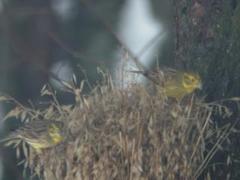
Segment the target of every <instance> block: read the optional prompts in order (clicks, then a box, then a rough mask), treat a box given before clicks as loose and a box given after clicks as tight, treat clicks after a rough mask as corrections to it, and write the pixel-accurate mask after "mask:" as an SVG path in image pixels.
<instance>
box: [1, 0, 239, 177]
mask: <svg viewBox="0 0 240 180" xmlns="http://www.w3.org/2000/svg"><path fill="white" fill-rule="evenodd" d="M239 4H240V0H229V1H226V0H191V1H190V0H114V1H113V0H104V1H99V0H86V1H85V0H41V1H39V0H21V1H19V0H0V91H1V92H2V93H4V94H8V95H11V96H12V97H14V98H16V99H17V100H18V101H19V102H21V103H23V104H28V103H29V101H31V102H33V103H34V104H36V103H37V102H39V101H40V90H41V88H42V86H43V85H44V84H46V83H50V84H51V85H53V86H54V87H55V88H56V89H58V90H61V88H62V87H61V85H60V84H58V83H57V81H56V77H57V78H60V79H63V80H65V81H71V79H72V75H73V74H75V75H76V77H77V79H79V81H81V80H88V81H89V86H88V88H86V89H85V90H84V92H85V93H87V92H88V91H89V89H90V88H91V86H94V84H95V83H96V82H97V80H98V75H97V67H101V68H102V69H106V70H107V71H109V72H110V74H111V75H112V77H113V79H114V82H115V83H116V85H119V86H121V87H124V86H125V85H126V84H127V83H128V82H131V81H133V79H134V78H132V77H131V75H129V74H128V75H126V74H122V73H121V72H122V69H124V70H125V69H126V70H130V69H137V67H136V65H135V64H134V62H133V61H131V56H129V51H131V52H132V53H133V54H134V55H135V56H137V57H138V58H139V61H140V62H141V63H142V64H143V65H144V66H145V67H146V68H151V67H152V66H155V65H156V64H159V66H169V67H172V68H178V69H188V70H192V71H197V72H199V73H200V75H201V76H202V78H203V80H204V89H203V91H202V92H201V93H200V94H201V95H203V96H204V97H205V99H206V101H214V100H218V99H221V98H227V97H232V96H239V94H240V91H239V89H240V83H239V82H240V74H239V72H240V51H239V48H240V5H239ZM125 76H126V77H125ZM123 78H124V79H125V81H124V82H123V81H122V79H123ZM143 80H144V79H141V78H140V79H139V80H138V81H139V82H142V81H143ZM59 98H60V99H61V102H62V103H71V102H72V101H73V98H72V97H71V96H70V95H69V94H67V93H62V92H59ZM230 106H231V105H230ZM9 108H10V106H6V105H1V106H0V117H1V119H2V117H3V116H4V114H5V113H6V112H7V111H8V109H9ZM216 121H220V120H216ZM233 121H234V120H233ZM221 124H224V123H222V122H221ZM18 125H19V124H18V121H14V120H13V121H11V122H9V123H3V121H0V134H1V136H2V137H3V136H5V135H6V134H7V133H9V132H10V131H12V130H13V129H15V128H16V127H17V126H18ZM238 136H239V135H237V134H236V135H234V136H233V137H231V138H232V141H231V142H232V143H231V144H230V145H228V147H229V148H226V149H224V150H223V151H222V152H219V153H218V154H217V155H216V158H215V159H214V161H219V162H223V163H222V165H220V166H218V167H217V169H218V168H219V173H217V174H215V176H216V177H217V178H221V179H226V178H225V174H228V173H230V172H231V174H232V176H231V177H234V178H236V179H237V178H238V177H240V175H239V172H240V171H238V170H239V168H240V167H239V163H234V162H232V163H231V164H228V165H227V166H225V165H223V164H224V162H225V161H226V160H227V157H228V156H226V154H231V155H232V158H233V159H238V157H240V156H238V155H239V152H240V151H239V150H240V149H239V147H238V146H237V144H238V143H239V140H238V139H239V138H238ZM0 148H1V151H0V179H2V180H15V179H18V180H20V179H26V177H23V176H22V171H21V169H22V167H21V166H17V161H16V158H15V153H14V152H13V150H11V149H10V148H3V147H2V146H0ZM220 170H223V171H222V172H221V173H220Z"/></svg>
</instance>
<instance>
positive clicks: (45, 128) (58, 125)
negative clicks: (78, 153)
mask: <svg viewBox="0 0 240 180" xmlns="http://www.w3.org/2000/svg"><path fill="white" fill-rule="evenodd" d="M63 126H64V124H63V123H62V122H59V121H52V120H33V121H31V122H28V123H26V124H24V125H23V126H22V127H20V128H19V129H17V130H16V131H14V132H12V133H11V134H10V135H9V136H8V137H7V138H5V139H3V141H11V140H17V139H21V140H23V141H24V142H26V143H28V144H29V145H30V146H31V147H32V148H33V149H35V150H36V151H37V153H41V151H42V149H45V148H50V147H53V146H56V145H57V144H59V143H60V142H62V141H63V139H64V135H63Z"/></svg>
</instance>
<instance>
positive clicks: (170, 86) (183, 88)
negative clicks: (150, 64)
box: [130, 68, 202, 101]
mask: <svg viewBox="0 0 240 180" xmlns="http://www.w3.org/2000/svg"><path fill="white" fill-rule="evenodd" d="M130 72H133V73H141V74H143V75H144V76H145V77H146V78H148V79H149V80H151V81H152V82H154V83H155V84H157V85H160V86H161V87H162V88H163V92H164V93H165V94H166V96H167V97H172V98H175V99H177V100H178V101H180V100H181V99H182V98H183V97H184V96H185V95H187V94H190V93H192V92H193V91H194V90H196V89H201V88H202V81H201V78H200V76H199V75H198V74H197V73H193V72H183V71H176V70H174V69H170V68H165V69H157V70H155V71H154V70H151V71H130Z"/></svg>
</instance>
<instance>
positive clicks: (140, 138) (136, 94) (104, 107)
mask: <svg viewBox="0 0 240 180" xmlns="http://www.w3.org/2000/svg"><path fill="white" fill-rule="evenodd" d="M66 86H68V88H69V89H72V92H73V93H74V94H75V97H76V104H73V105H68V106H66V105H64V106H63V105H60V104H59V103H58V102H57V100H56V98H55V95H54V93H53V92H52V91H50V90H49V89H47V88H46V87H45V88H44V90H43V91H42V93H43V95H50V96H52V97H53V101H52V102H51V104H50V106H49V107H47V108H46V109H38V110H33V109H29V108H27V109H26V108H24V107H22V106H20V107H19V106H18V111H17V113H12V114H14V115H16V114H17V115H18V116H19V117H22V118H23V119H28V120H29V119H30V120H31V118H36V117H37V116H39V115H40V116H41V117H43V118H45V119H55V120H59V121H63V122H64V123H65V125H66V129H67V132H66V137H65V140H64V142H63V143H61V144H60V145H58V146H56V147H54V148H50V149H46V150H45V151H44V152H43V153H42V154H37V153H36V152H35V151H34V150H31V149H30V150H28V149H27V150H26V148H23V149H24V150H23V153H24V155H25V157H26V159H25V161H24V163H25V166H26V167H29V168H30V169H31V170H32V171H33V173H34V174H37V175H39V176H40V177H44V179H48V180H49V179H50V180H51V179H58V180H73V179H97V180H106V179H117V180H126V179H130V180H140V179H142V180H143V179H168V180H179V179H184V180H188V179H189V180H192V179H196V178H197V177H198V176H199V174H200V173H201V172H202V170H203V169H204V167H205V165H206V163H207V161H208V158H206V156H204V155H203V154H204V152H205V150H206V149H205V143H206V140H207V139H208V138H209V137H210V136H211V134H214V132H213V131H211V130H210V125H209V124H210V123H209V121H210V115H211V113H212V109H211V108H209V107H207V106H204V105H203V104H202V103H201V102H200V101H198V100H195V99H194V98H193V97H192V98H191V97H186V98H185V100H184V101H182V102H181V103H177V102H175V101H174V100H171V99H167V98H166V97H165V96H164V95H163V94H162V93H161V92H156V93H150V92H149V91H148V90H147V89H146V87H144V86H141V85H132V86H131V87H128V88H125V89H119V88H116V87H114V86H113V85H112V83H111V80H109V79H108V80H106V81H105V83H103V84H102V85H99V86H97V87H96V88H95V89H94V90H92V92H91V93H90V94H89V95H88V96H84V95H82V94H81V88H73V87H71V86H69V85H68V84H66ZM15 111H16V110H15ZM10 114H11V113H10ZM8 117H9V116H8ZM21 147H22V146H21ZM24 147H25V146H24ZM16 148H17V149H18V148H20V146H17V147H16ZM18 151H19V150H18Z"/></svg>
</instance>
